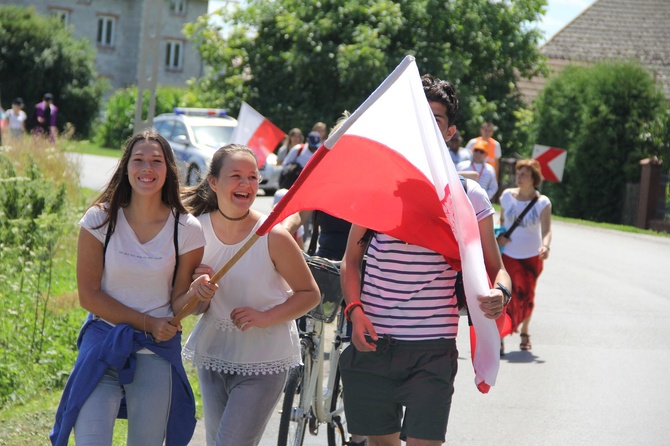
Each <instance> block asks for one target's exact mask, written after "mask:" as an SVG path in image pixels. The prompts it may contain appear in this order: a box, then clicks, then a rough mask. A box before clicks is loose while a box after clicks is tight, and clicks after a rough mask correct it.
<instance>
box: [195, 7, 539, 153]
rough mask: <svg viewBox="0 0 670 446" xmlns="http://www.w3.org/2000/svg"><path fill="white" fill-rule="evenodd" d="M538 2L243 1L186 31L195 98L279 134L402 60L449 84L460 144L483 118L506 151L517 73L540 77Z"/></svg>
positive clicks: (329, 108)
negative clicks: (192, 53) (199, 62)
mask: <svg viewBox="0 0 670 446" xmlns="http://www.w3.org/2000/svg"><path fill="white" fill-rule="evenodd" d="M545 5H546V1H545V0H509V1H504V2H493V1H490V0H451V1H444V0H249V1H248V2H247V5H246V7H244V8H243V9H237V10H234V11H226V10H223V11H221V12H220V14H221V17H222V20H223V22H224V23H225V24H226V26H225V28H224V29H225V37H222V30H221V28H220V27H219V26H216V25H213V24H212V23H211V21H209V20H208V18H207V17H203V18H201V19H200V20H199V21H198V22H197V23H196V24H194V25H189V26H187V28H186V33H187V35H189V36H190V37H191V38H192V40H193V42H194V43H195V44H196V45H197V47H198V48H199V49H200V51H201V54H202V56H203V59H204V61H205V63H206V64H207V65H208V67H209V68H210V70H209V72H208V74H207V75H206V76H205V77H204V78H203V79H202V80H201V81H200V83H199V84H198V87H199V88H200V90H201V92H202V95H203V96H204V97H209V99H210V101H212V102H215V103H217V104H220V101H223V102H224V106H226V107H228V108H230V109H231V110H233V111H236V110H237V109H238V107H239V104H240V102H241V101H243V100H244V101H247V102H249V103H251V104H252V105H253V106H254V107H255V108H256V109H257V110H259V111H260V112H261V113H263V114H264V115H265V116H267V117H268V118H269V119H270V120H272V121H273V122H275V123H276V124H278V125H279V126H280V127H281V128H284V129H289V128H291V127H296V126H297V127H301V128H303V129H309V128H311V125H312V124H313V123H314V122H316V121H325V122H326V123H328V124H331V123H334V122H335V121H336V120H337V118H338V117H339V116H340V114H341V113H342V111H343V110H353V109H355V108H356V107H357V106H358V105H360V103H361V102H362V101H363V100H364V99H365V98H366V97H367V96H369V95H370V93H371V92H372V91H373V90H374V88H376V87H377V86H378V85H379V84H380V83H381V81H382V80H383V79H384V78H385V77H386V76H387V75H388V74H389V73H390V71H391V70H392V69H393V68H395V67H396V65H397V64H398V63H399V62H400V61H401V60H402V58H403V57H404V56H406V55H407V54H411V55H414V56H415V57H416V59H417V63H418V66H419V69H420V70H421V72H422V73H431V74H433V75H434V76H437V77H439V78H442V79H447V80H450V81H451V82H453V83H454V84H455V85H456V87H457V91H458V93H459V98H460V100H461V112H460V119H459V121H458V122H457V124H458V125H459V127H461V128H462V127H465V133H466V134H467V135H468V136H476V135H477V134H478V129H479V124H480V123H481V122H482V121H484V120H493V121H494V122H496V123H497V125H499V127H500V129H501V131H500V132H499V133H498V134H497V137H499V138H500V139H501V140H502V142H503V147H505V143H508V144H507V148H508V149H509V150H514V148H513V147H512V143H513V141H507V140H506V139H505V136H506V135H511V134H512V129H513V128H514V123H515V117H514V111H515V110H516V109H517V108H518V107H519V106H520V104H521V102H520V99H519V97H518V93H517V91H516V89H515V86H514V80H515V75H516V73H520V75H521V76H530V75H533V74H535V73H537V72H538V70H540V69H541V67H542V64H541V57H540V55H539V52H538V50H537V44H538V41H539V38H540V34H539V32H538V31H537V30H535V29H531V28H530V27H529V26H528V25H529V23H530V22H534V21H536V20H537V19H538V18H539V17H540V14H541V13H542V12H543V8H544V6H545Z"/></svg>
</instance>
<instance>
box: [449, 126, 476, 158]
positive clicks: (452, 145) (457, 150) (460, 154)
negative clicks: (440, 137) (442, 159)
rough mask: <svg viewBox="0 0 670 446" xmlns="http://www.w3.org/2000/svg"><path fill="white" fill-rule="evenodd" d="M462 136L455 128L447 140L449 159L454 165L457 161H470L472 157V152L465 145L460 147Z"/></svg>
mask: <svg viewBox="0 0 670 446" xmlns="http://www.w3.org/2000/svg"><path fill="white" fill-rule="evenodd" d="M462 142H463V138H462V137H461V133H460V132H459V131H458V130H456V133H454V136H452V137H451V139H450V140H449V141H447V147H449V155H451V160H452V161H453V162H454V166H457V165H458V163H461V162H463V161H470V160H471V159H472V153H471V152H470V151H469V150H468V149H466V148H465V147H461V143H462Z"/></svg>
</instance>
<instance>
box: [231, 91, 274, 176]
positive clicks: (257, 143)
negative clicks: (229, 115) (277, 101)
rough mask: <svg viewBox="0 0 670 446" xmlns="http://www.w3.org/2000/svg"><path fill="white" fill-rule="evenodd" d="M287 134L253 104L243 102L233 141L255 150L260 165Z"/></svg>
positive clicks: (260, 165)
mask: <svg viewBox="0 0 670 446" xmlns="http://www.w3.org/2000/svg"><path fill="white" fill-rule="evenodd" d="M285 136H286V133H284V132H283V131H282V130H281V129H280V128H279V127H277V126H276V125H274V124H273V123H272V122H270V121H269V120H268V119H267V118H266V117H264V116H263V115H261V114H260V113H258V112H257V111H256V110H254V108H253V107H251V105H249V104H247V103H246V102H242V107H240V114H239V115H238V116H237V127H235V130H234V131H233V136H232V137H231V138H230V140H231V142H233V143H236V144H244V145H246V146H249V147H250V148H251V150H253V151H254V153H255V154H256V157H257V158H258V165H259V167H263V164H265V158H267V156H268V155H269V154H271V153H272V152H273V151H274V149H275V148H276V147H277V146H278V145H279V143H280V142H281V140H282V139H284V137H285Z"/></svg>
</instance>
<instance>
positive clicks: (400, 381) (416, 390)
mask: <svg viewBox="0 0 670 446" xmlns="http://www.w3.org/2000/svg"><path fill="white" fill-rule="evenodd" d="M339 365H340V373H341V375H342V383H343V388H344V410H345V415H346V417H347V425H348V429H349V432H351V433H353V434H357V435H389V434H393V433H395V432H400V438H401V439H402V440H404V441H406V440H407V437H410V438H416V439H421V440H439V441H445V435H446V432H447V422H448V420H449V410H450V408H451V397H452V395H453V393H454V378H455V377H456V371H457V369H458V350H457V348H456V341H455V339H435V340H428V341H399V340H396V339H393V338H389V337H384V338H382V337H380V338H379V340H378V341H377V350H376V351H374V352H360V351H358V350H356V348H355V347H354V345H353V344H351V345H349V347H347V348H346V349H345V350H344V352H342V355H341V356H340V364H339ZM403 408H404V417H403Z"/></svg>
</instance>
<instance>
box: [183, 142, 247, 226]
mask: <svg viewBox="0 0 670 446" xmlns="http://www.w3.org/2000/svg"><path fill="white" fill-rule="evenodd" d="M235 153H244V154H248V155H251V156H252V157H253V158H254V161H256V165H257V166H258V158H257V157H256V154H255V153H254V151H253V150H251V149H250V148H249V147H247V146H245V145H243V144H228V145H226V146H223V147H221V148H220V149H219V150H217V151H216V152H214V156H213V157H212V162H211V163H210V164H209V169H208V171H207V175H205V176H204V177H203V178H202V180H201V181H200V184H198V185H197V186H193V187H189V188H186V189H184V192H183V194H182V200H183V202H184V206H186V209H187V210H188V211H189V212H190V213H192V214H193V215H195V216H196V217H197V216H199V215H202V214H206V213H208V212H212V211H214V210H216V209H218V208H219V202H218V200H217V199H216V192H214V191H213V190H212V188H211V187H210V185H209V179H210V178H218V176H219V173H220V172H221V167H223V164H224V163H225V162H226V159H227V158H228V157H229V156H231V155H233V154H235Z"/></svg>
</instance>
